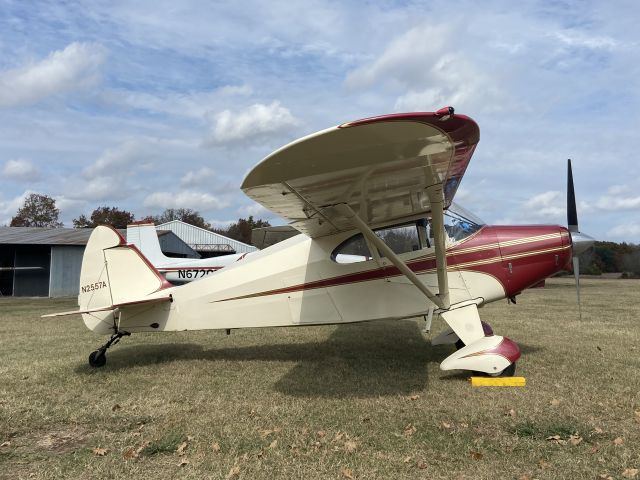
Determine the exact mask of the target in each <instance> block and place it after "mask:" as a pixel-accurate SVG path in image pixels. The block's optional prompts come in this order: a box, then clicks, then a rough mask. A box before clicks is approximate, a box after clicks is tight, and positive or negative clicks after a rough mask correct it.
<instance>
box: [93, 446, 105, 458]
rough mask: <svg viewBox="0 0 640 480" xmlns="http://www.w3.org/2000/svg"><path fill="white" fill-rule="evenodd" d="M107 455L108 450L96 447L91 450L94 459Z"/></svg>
mask: <svg viewBox="0 0 640 480" xmlns="http://www.w3.org/2000/svg"><path fill="white" fill-rule="evenodd" d="M107 453H109V449H108V448H100V447H96V448H94V449H93V454H94V455H95V456H96V457H104V456H105V455H106V454H107Z"/></svg>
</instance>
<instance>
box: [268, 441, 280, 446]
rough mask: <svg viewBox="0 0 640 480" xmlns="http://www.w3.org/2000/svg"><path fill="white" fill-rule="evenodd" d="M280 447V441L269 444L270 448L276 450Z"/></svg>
mask: <svg viewBox="0 0 640 480" xmlns="http://www.w3.org/2000/svg"><path fill="white" fill-rule="evenodd" d="M277 446H278V440H274V441H273V442H271V443H270V444H269V448H276V447H277Z"/></svg>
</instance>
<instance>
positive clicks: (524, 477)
mask: <svg viewBox="0 0 640 480" xmlns="http://www.w3.org/2000/svg"><path fill="white" fill-rule="evenodd" d="M518 480H531V477H530V476H529V475H527V474H526V473H523V474H522V475H520V477H519V478H518Z"/></svg>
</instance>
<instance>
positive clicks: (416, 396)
mask: <svg viewBox="0 0 640 480" xmlns="http://www.w3.org/2000/svg"><path fill="white" fill-rule="evenodd" d="M419 398H420V395H411V396H410V397H409V400H418V399H419Z"/></svg>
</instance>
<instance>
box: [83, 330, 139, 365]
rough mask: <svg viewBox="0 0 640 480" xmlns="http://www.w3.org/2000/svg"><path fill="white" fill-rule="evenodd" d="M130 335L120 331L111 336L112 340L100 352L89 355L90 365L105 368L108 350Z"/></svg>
mask: <svg viewBox="0 0 640 480" xmlns="http://www.w3.org/2000/svg"><path fill="white" fill-rule="evenodd" d="M129 335H131V334H130V333H129V332H124V331H118V332H116V333H114V334H113V335H111V338H110V339H109V341H108V342H107V343H105V344H104V345H103V346H101V347H100V348H99V349H98V350H96V351H94V352H91V354H90V355H89V365H91V366H92V367H93V368H99V367H104V366H105V364H106V363H107V349H108V348H109V347H111V346H112V345H115V344H116V343H118V342H119V341H120V339H121V338H122V337H128V336H129Z"/></svg>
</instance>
